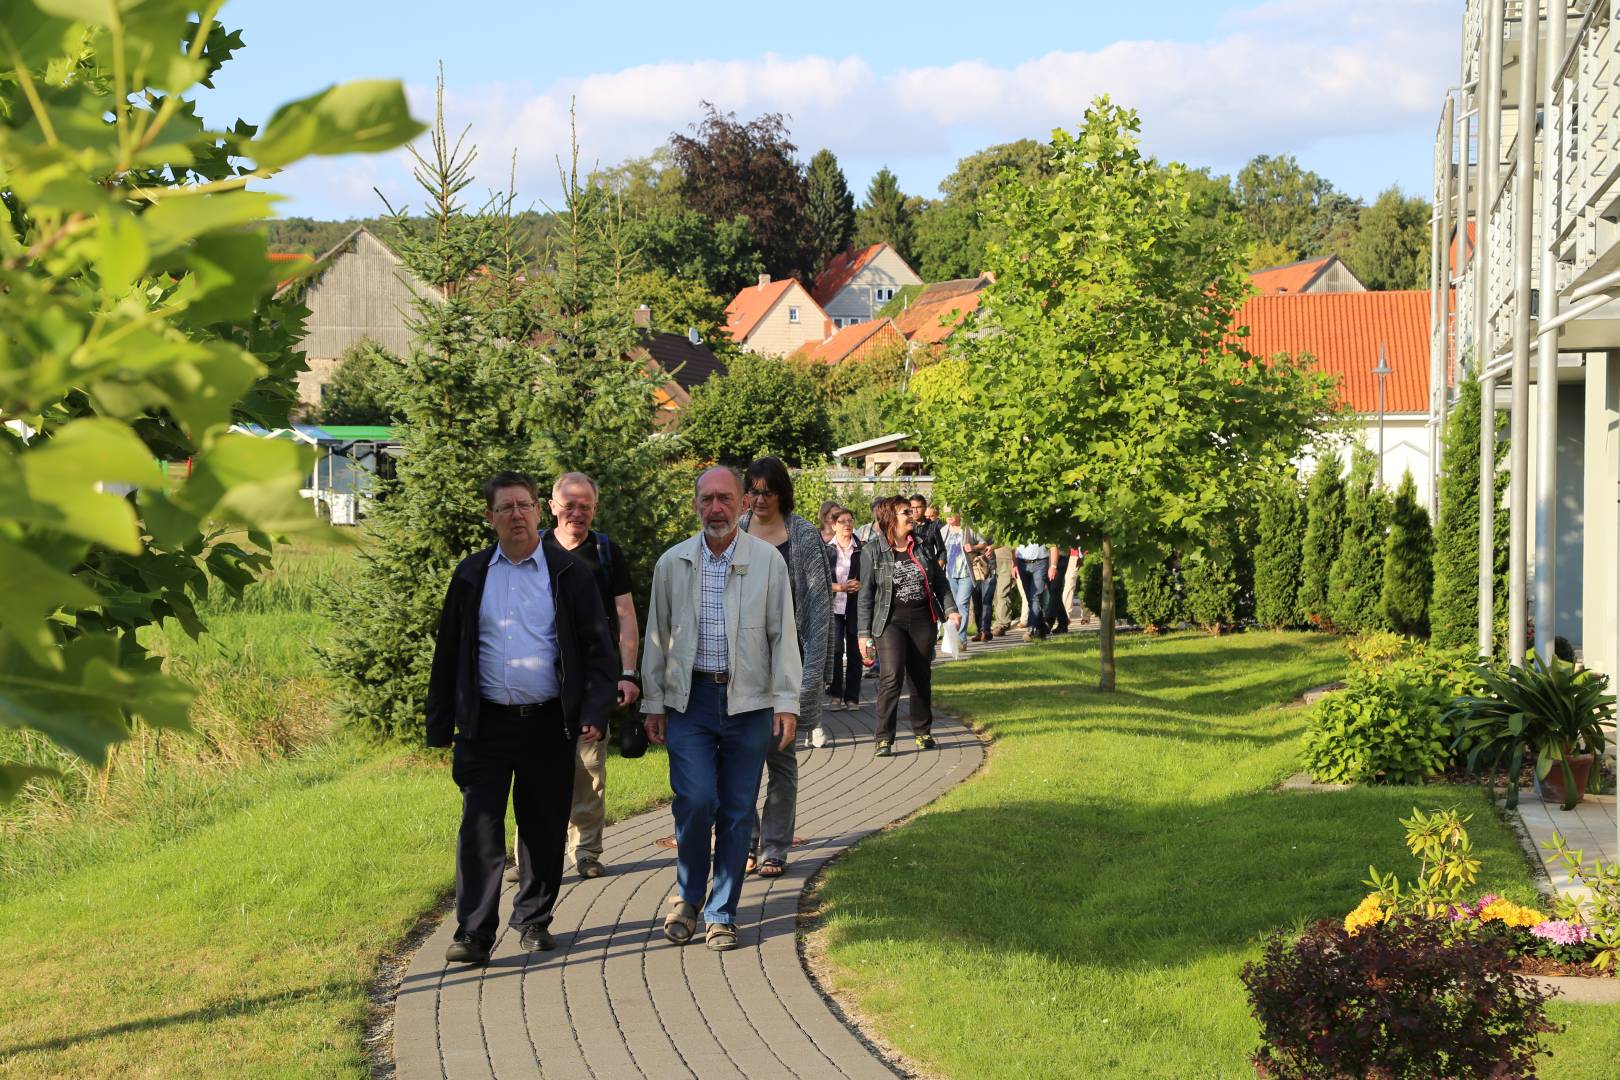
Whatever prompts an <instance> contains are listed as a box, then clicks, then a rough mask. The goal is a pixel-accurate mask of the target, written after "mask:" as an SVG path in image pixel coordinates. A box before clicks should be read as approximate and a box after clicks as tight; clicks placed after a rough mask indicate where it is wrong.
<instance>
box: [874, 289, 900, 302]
mask: <svg viewBox="0 0 1620 1080" xmlns="http://www.w3.org/2000/svg"><path fill="white" fill-rule="evenodd" d="M895 292H896V289H895V287H894V286H893V285H874V286H872V303H874V304H887V303H888V302H889V301H890V300H893V299H894V294H895Z"/></svg>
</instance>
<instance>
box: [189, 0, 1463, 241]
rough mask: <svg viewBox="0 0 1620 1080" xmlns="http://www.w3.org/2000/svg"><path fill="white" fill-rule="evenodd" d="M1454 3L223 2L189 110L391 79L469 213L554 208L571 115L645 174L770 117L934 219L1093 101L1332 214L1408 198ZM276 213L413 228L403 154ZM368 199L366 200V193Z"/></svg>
mask: <svg viewBox="0 0 1620 1080" xmlns="http://www.w3.org/2000/svg"><path fill="white" fill-rule="evenodd" d="M1462 9H1463V4H1462V0H1360V2H1359V3H1355V4H1345V3H1343V2H1342V0H1338V2H1329V0H1270V2H1265V3H1256V2H1252V0H1251V2H1247V3H1221V2H1219V0H1203V2H1194V0H1156V2H1151V3H1143V2H1127V3H1118V2H1114V3H1097V2H1091V0H1068V2H1046V0H1012V2H1009V0H980V2H978V3H956V2H949V0H938V2H935V3H932V4H924V5H905V6H900V5H888V4H884V5H879V4H873V3H850V2H846V0H821V2H819V3H816V4H813V5H794V4H780V5H775V4H773V5H755V6H750V5H743V4H735V3H730V4H711V3H703V2H690V0H689V2H687V3H668V2H665V3H646V2H643V0H612V2H603V0H583V2H581V0H572V2H571V3H568V4H566V5H564V4H556V3H552V2H549V0H544V2H541V0H531V2H527V3H516V2H508V0H454V2H449V3H446V2H445V0H437V2H435V3H426V2H419V0H394V2H392V3H378V2H375V0H325V2H323V3H316V2H313V0H233V2H232V3H230V4H229V5H228V6H227V7H226V8H225V10H224V13H223V16H222V19H223V21H224V22H225V23H226V25H227V26H230V27H233V28H239V29H241V31H242V35H243V39H244V42H245V48H244V49H243V50H242V51H241V52H239V53H238V54H237V55H236V57H235V58H234V59H233V60H232V61H231V63H230V64H229V65H227V66H226V68H225V69H224V70H223V71H222V72H221V73H220V74H219V75H218V76H217V77H216V86H217V89H216V90H212V91H206V90H205V91H202V93H201V96H200V97H199V110H200V111H201V112H202V114H203V115H204V117H206V118H207V119H208V120H209V121H210V122H211V123H213V124H214V125H215V126H220V127H223V126H226V125H228V124H230V123H231V122H232V121H234V120H235V119H236V118H238V117H241V118H242V119H245V120H248V121H249V122H261V123H262V122H263V121H264V120H266V119H268V118H269V116H270V114H271V113H272V112H274V110H275V108H276V106H278V105H279V104H281V103H283V102H285V101H288V100H293V99H296V98H299V97H302V96H304V95H306V94H309V93H313V92H315V91H317V90H320V89H321V88H323V87H325V86H327V85H329V84H331V83H334V82H342V81H346V80H349V79H357V78H384V77H386V78H397V79H400V80H403V81H404V83H405V84H406V88H407V93H408V95H409V98H410V101H411V103H412V109H413V112H414V113H415V114H416V115H417V116H418V118H420V119H423V120H431V119H432V115H433V99H434V81H435V77H436V75H437V70H438V65H439V64H440V63H441V62H442V63H443V65H444V74H445V80H446V95H445V96H446V113H447V122H448V124H449V126H450V127H451V128H452V130H453V131H459V130H460V129H461V128H462V127H465V126H468V125H470V127H471V132H470V135H469V139H470V141H471V142H473V143H475V144H476V145H477V147H478V152H479V158H478V163H477V165H476V166H475V172H476V173H477V174H478V184H477V185H476V188H475V190H479V191H484V190H489V189H492V188H497V187H499V188H504V187H505V185H506V182H507V175H508V172H509V170H510V169H511V162H512V156H513V154H514V152H515V153H516V155H517V165H516V176H517V187H518V192H519V201H520V203H521V204H528V203H534V202H544V203H550V204H554V203H555V201H556V198H557V194H558V192H559V190H560V184H559V181H558V173H557V164H558V157H559V156H562V157H563V158H564V159H566V157H567V154H568V139H569V108H570V103H571V102H572V103H573V104H574V107H575V109H576V110H577V125H578V133H579V141H580V151H581V158H582V165H584V166H586V167H589V166H590V165H592V164H597V163H599V164H601V165H604V166H606V165H612V164H615V163H617V162H619V161H622V160H624V159H626V158H629V157H638V156H641V155H644V154H647V153H649V152H651V151H652V150H653V149H655V148H656V147H657V146H659V145H661V144H662V143H663V142H664V141H665V140H667V139H668V137H669V135H670V133H671V132H674V131H677V130H679V131H685V130H686V129H687V128H688V126H689V125H690V124H692V123H693V122H694V121H696V120H697V119H698V118H699V116H700V115H701V106H700V104H699V102H700V101H703V100H708V101H712V102H713V103H714V104H715V105H716V106H718V107H719V108H720V109H721V111H723V112H735V113H736V114H737V116H738V118H739V119H742V120H747V119H752V118H753V117H755V116H758V115H760V114H761V113H765V112H781V113H784V114H786V115H787V117H788V124H789V128H790V130H791V132H792V136H793V140H794V142H795V143H796V145H797V146H798V148H799V153H800V156H801V158H802V159H804V160H808V159H809V157H810V155H811V154H813V153H814V152H815V151H816V150H818V149H820V148H822V147H828V148H830V149H831V150H832V151H833V152H834V153H835V154H836V155H837V156H838V160H839V162H840V164H841V165H842V166H843V168H844V172H845V175H846V176H847V177H848V179H849V183H850V187H851V189H852V190H853V191H854V192H855V193H856V198H857V201H859V199H860V196H861V194H862V193H863V192H864V191H865V189H866V185H867V182H868V181H869V180H870V179H871V177H872V174H873V173H875V172H877V170H878V169H880V168H882V167H884V166H887V167H888V168H890V169H891V170H892V171H893V172H894V173H895V174H896V175H897V176H898V177H899V180H900V186H901V189H902V190H904V191H905V192H907V193H908V194H920V195H924V196H929V197H933V196H936V195H937V194H938V184H939V181H940V180H941V179H942V178H943V177H945V176H946V175H948V174H949V173H950V171H951V169H952V168H953V167H954V166H955V164H956V161H957V160H958V159H959V158H961V157H962V156H964V155H966V154H969V153H972V152H973V151H975V150H978V149H982V148H983V147H986V146H989V145H992V144H995V143H1002V142H1009V141H1011V140H1014V139H1018V138H1025V137H1031V138H1037V139H1042V140H1045V139H1047V138H1049V137H1050V133H1051V131H1052V129H1053V128H1055V127H1068V128H1074V127H1077V126H1078V125H1079V122H1080V119H1081V117H1082V115H1083V113H1084V111H1085V108H1086V105H1087V103H1088V102H1090V101H1091V99H1092V98H1093V97H1095V96H1096V95H1098V94H1103V93H1106V94H1108V95H1110V97H1111V98H1112V99H1113V100H1114V101H1115V102H1116V103H1117V104H1122V105H1126V106H1129V107H1131V108H1134V109H1136V110H1137V111H1138V112H1139V113H1140V114H1141V117H1142V125H1143V141H1144V144H1145V146H1146V148H1147V149H1148V150H1149V152H1151V153H1153V154H1155V155H1157V156H1159V157H1160V158H1162V159H1165V160H1178V161H1183V162H1186V163H1187V164H1189V165H1193V166H1195V167H1198V166H1208V167H1211V168H1213V169H1214V170H1215V171H1216V172H1218V173H1231V172H1235V171H1236V170H1237V169H1238V168H1240V167H1241V166H1242V165H1243V164H1244V162H1246V161H1248V160H1249V159H1250V158H1252V157H1253V156H1254V155H1256V154H1263V153H1264V154H1293V155H1294V156H1295V157H1297V158H1298V159H1299V161H1300V163H1301V164H1302V165H1304V166H1305V167H1307V168H1310V169H1313V170H1315V171H1317V172H1318V173H1320V174H1322V175H1323V176H1325V177H1327V178H1328V179H1329V180H1331V181H1332V182H1333V183H1334V184H1335V185H1336V186H1337V187H1338V188H1339V189H1340V190H1343V191H1346V192H1348V193H1350V194H1351V195H1355V196H1359V197H1361V198H1365V199H1369V200H1370V199H1372V198H1374V197H1376V196H1377V194H1378V193H1379V192H1380V191H1382V190H1384V189H1385V188H1387V187H1389V186H1391V185H1392V184H1398V185H1399V186H1401V187H1402V188H1403V189H1404V190H1406V191H1407V192H1409V193H1413V194H1421V195H1427V194H1428V190H1429V186H1430V183H1431V180H1430V178H1431V175H1432V162H1433V143H1434V132H1435V125H1436V124H1437V122H1438V119H1439V114H1440V108H1441V105H1442V101H1443V95H1444V94H1445V92H1446V88H1447V87H1448V86H1449V85H1451V84H1453V83H1455V82H1456V81H1457V74H1458V64H1459V56H1460V38H1461V27H1462V13H1463V11H1462ZM268 186H269V188H270V189H271V190H273V191H276V192H278V193H280V194H282V195H284V196H286V201H284V202H283V203H282V204H281V205H280V206H279V208H278V209H279V210H280V212H281V213H282V214H283V215H303V216H307V217H319V218H342V217H362V216H369V215H372V214H376V213H379V212H380V211H381V210H382V202H381V200H380V199H379V197H378V194H377V192H378V191H380V192H381V193H382V194H383V195H385V196H387V198H388V199H389V200H390V201H391V202H393V203H394V204H395V205H400V204H406V205H410V206H420V205H421V202H422V199H421V193H420V191H419V190H418V189H417V188H416V187H415V185H414V182H413V181H412V179H411V161H410V158H409V156H408V155H407V154H406V153H405V152H404V151H403V150H401V151H397V152H393V153H389V154H379V155H343V156H338V157H331V158H322V159H318V160H316V161H312V162H305V163H301V164H299V165H297V166H295V167H293V168H292V169H290V170H288V171H287V172H286V173H283V174H281V175H280V176H277V177H275V178H274V179H273V180H272V181H270V182H269V185H268ZM373 189H376V190H373Z"/></svg>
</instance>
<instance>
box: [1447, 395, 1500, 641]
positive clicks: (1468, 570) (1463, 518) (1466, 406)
mask: <svg viewBox="0 0 1620 1080" xmlns="http://www.w3.org/2000/svg"><path fill="white" fill-rule="evenodd" d="M1479 420H1480V417H1479V380H1478V379H1477V378H1476V377H1475V376H1473V375H1472V374H1470V375H1469V376H1468V377H1467V378H1466V379H1464V380H1463V382H1462V384H1461V385H1460V386H1458V388H1457V402H1456V404H1455V405H1453V406H1452V407H1451V412H1450V413H1449V414H1448V415H1447V417H1446V431H1445V452H1444V456H1443V457H1442V458H1441V460H1442V461H1443V462H1444V472H1443V473H1442V474H1441V477H1440V491H1439V494H1440V518H1439V521H1438V522H1436V524H1435V527H1434V590H1433V598H1432V600H1431V602H1430V605H1429V626H1430V628H1431V633H1432V634H1433V637H1434V641H1435V644H1437V645H1440V646H1442V647H1445V648H1462V647H1468V646H1473V645H1476V644H1477V643H1478V641H1479ZM1496 449H1497V460H1498V461H1499V462H1500V460H1501V457H1502V455H1503V454H1505V453H1506V452H1507V447H1506V444H1505V442H1502V441H1498V443H1497V448H1496ZM1498 475H1499V483H1498V487H1499V490H1498V491H1497V493H1496V494H1497V505H1498V506H1500V505H1501V497H1500V496H1501V485H1502V484H1505V483H1506V476H1505V474H1498ZM1495 521H1496V526H1497V536H1496V593H1495V595H1496V601H1497V604H1498V605H1499V606H1500V605H1502V604H1505V603H1506V596H1507V536H1506V533H1505V532H1504V531H1503V530H1504V529H1505V528H1506V523H1507V515H1506V514H1504V513H1501V512H1498V513H1497V515H1496V519H1495Z"/></svg>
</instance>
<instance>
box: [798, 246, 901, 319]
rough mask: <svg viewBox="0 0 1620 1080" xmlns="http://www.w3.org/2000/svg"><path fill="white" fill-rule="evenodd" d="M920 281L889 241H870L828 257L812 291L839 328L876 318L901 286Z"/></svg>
mask: <svg viewBox="0 0 1620 1080" xmlns="http://www.w3.org/2000/svg"><path fill="white" fill-rule="evenodd" d="M921 284H922V278H920V277H918V276H917V271H915V270H913V269H912V268H911V267H910V266H908V265H906V260H904V259H902V258H901V257H900V253H899V252H898V251H895V250H894V248H893V247H891V246H889V245H888V244H872V245H870V246H869V247H864V248H862V249H860V250H859V251H846V252H844V253H843V254H842V255H838V256H836V257H834V258H833V259H832V260H830V261H829V262H828V263H827V265H826V266H825V267H824V268H823V269H822V271H821V273H819V274H817V275H816V287H815V290H814V292H813V295H814V296H815V298H816V303H818V304H820V305H821V306H822V307H823V308H824V309H826V312H827V315H828V317H830V318H831V319H832V321H833V328H834V329H836V330H841V329H843V328H844V327H846V326H850V325H852V324H854V323H859V322H866V321H868V320H870V319H872V318H875V317H876V316H877V313H878V309H879V308H881V307H882V306H883V305H884V304H887V303H888V302H889V301H890V300H893V299H894V295H895V293H897V292H898V291H899V290H900V289H902V288H903V287H905V286H907V285H921Z"/></svg>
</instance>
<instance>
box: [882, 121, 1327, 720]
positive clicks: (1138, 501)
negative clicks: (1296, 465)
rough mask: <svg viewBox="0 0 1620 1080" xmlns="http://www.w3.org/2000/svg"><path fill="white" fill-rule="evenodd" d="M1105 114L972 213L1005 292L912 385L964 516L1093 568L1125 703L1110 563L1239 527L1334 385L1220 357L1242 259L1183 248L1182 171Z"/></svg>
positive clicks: (1228, 240) (1294, 370)
mask: <svg viewBox="0 0 1620 1080" xmlns="http://www.w3.org/2000/svg"><path fill="white" fill-rule="evenodd" d="M1139 130H1140V124H1139V121H1138V120H1137V117H1136V114H1135V113H1133V112H1131V111H1129V110H1125V109H1121V108H1118V107H1116V106H1114V105H1112V104H1110V103H1109V101H1108V100H1107V99H1106V98H1100V99H1098V100H1097V101H1096V102H1095V103H1093V105H1092V107H1091V108H1090V109H1088V110H1087V112H1086V116H1085V120H1084V123H1083V124H1082V127H1081V129H1080V131H1079V132H1078V133H1077V134H1071V133H1069V132H1067V131H1059V132H1057V133H1055V134H1054V136H1053V141H1052V144H1051V147H1050V149H1049V155H1050V159H1051V160H1050V167H1049V169H1048V171H1046V172H1045V173H1043V174H1041V175H1040V176H1038V177H1036V178H1034V179H1029V180H1023V181H1018V182H1014V183H1007V184H998V185H996V186H995V187H993V188H992V189H991V193H990V194H989V195H988V196H986V198H985V200H984V202H983V203H982V205H981V209H982V212H983V214H984V216H985V219H986V221H987V222H988V223H989V224H990V225H991V226H992V227H994V228H996V229H999V230H1003V232H1002V233H1001V235H1004V236H1005V237H1006V239H1005V240H1004V241H1003V240H992V241H991V243H990V244H989V246H988V248H987V251H986V259H987V262H988V263H989V264H990V269H993V270H994V271H996V280H995V282H994V283H993V284H991V285H990V286H989V287H988V288H987V290H986V294H985V302H984V304H983V305H982V306H981V307H980V308H979V309H978V310H977V311H976V312H974V314H973V315H972V316H970V318H969V320H968V329H969V332H967V333H962V334H957V335H956V336H955V337H954V338H953V339H952V342H953V349H954V350H955V353H954V355H952V356H951V357H950V358H948V359H946V360H944V361H942V362H940V363H939V364H936V365H934V366H932V367H929V368H926V369H924V370H923V371H921V372H919V373H918V374H917V375H916V376H915V378H914V379H913V380H912V386H913V387H914V388H915V389H916V391H917V395H918V414H917V415H918V421H919V438H920V441H921V442H922V443H923V447H924V450H925V452H926V453H927V455H928V457H929V460H931V461H932V462H934V465H935V473H936V475H937V476H939V477H940V486H941V488H942V489H943V492H942V493H943V494H944V495H945V497H946V498H947V499H949V500H950V501H952V503H953V505H957V506H960V507H961V508H963V509H964V511H966V512H967V514H968V516H969V517H970V518H972V519H974V520H979V521H993V522H997V523H999V524H1001V525H1002V526H1003V527H1005V528H1006V529H1007V530H1008V531H1009V532H1011V533H1013V534H1016V535H1024V536H1047V537H1075V538H1077V539H1078V540H1079V541H1080V542H1081V543H1083V544H1084V545H1085V546H1086V547H1088V548H1090V547H1095V548H1097V549H1098V550H1099V551H1100V553H1101V554H1100V558H1101V564H1102V581H1103V589H1102V596H1101V598H1100V603H1101V607H1102V611H1101V615H1102V624H1103V631H1102V637H1101V649H1100V651H1101V657H1102V665H1101V666H1102V679H1101V685H1102V687H1103V689H1105V690H1111V689H1113V687H1114V638H1113V627H1112V618H1113V615H1114V599H1113V591H1114V581H1115V577H1116V568H1115V562H1116V559H1118V560H1121V561H1122V562H1123V563H1126V564H1134V563H1139V562H1142V561H1146V560H1149V559H1158V558H1161V557H1162V554H1161V553H1162V552H1163V551H1164V550H1165V549H1167V548H1172V549H1173V548H1175V547H1178V546H1181V544H1182V543H1183V542H1184V541H1187V540H1188V539H1190V538H1192V537H1195V536H1197V535H1199V534H1200V533H1201V532H1202V531H1204V530H1205V529H1207V528H1208V526H1209V525H1210V524H1211V523H1212V522H1214V521H1216V520H1219V519H1221V518H1223V517H1225V516H1227V515H1229V514H1231V513H1233V512H1235V511H1236V510H1237V509H1238V506H1239V493H1241V492H1242V491H1244V490H1245V489H1247V488H1248V487H1249V486H1250V485H1251V484H1252V483H1253V482H1254V481H1255V480H1256V479H1257V478H1258V477H1260V476H1263V475H1266V474H1267V473H1269V472H1272V471H1275V470H1276V469H1280V468H1281V467H1282V466H1283V465H1284V464H1285V463H1286V462H1287V461H1288V460H1289V459H1290V458H1292V457H1293V456H1294V454H1295V453H1297V452H1298V450H1299V448H1300V447H1301V445H1303V443H1304V442H1306V441H1308V440H1309V438H1310V437H1311V436H1312V434H1313V433H1314V432H1315V431H1316V429H1317V428H1318V427H1319V426H1320V425H1321V424H1322V423H1323V418H1324V416H1325V413H1326V409H1327V406H1328V403H1329V401H1330V400H1331V398H1330V393H1331V391H1330V389H1329V387H1328V385H1327V383H1326V381H1325V380H1324V379H1322V378H1321V377H1320V376H1317V375H1314V374H1312V373H1310V372H1309V370H1308V368H1306V367H1305V366H1304V365H1301V364H1298V363H1296V362H1294V361H1292V360H1290V359H1288V358H1286V357H1285V358H1282V359H1280V360H1279V361H1278V362H1275V363H1269V364H1257V363H1254V362H1252V358H1250V357H1248V356H1247V355H1246V354H1245V353H1243V352H1242V350H1241V348H1238V347H1232V346H1228V344H1227V343H1228V339H1229V337H1230V331H1231V325H1232V318H1233V315H1234V312H1235V310H1236V308H1237V306H1238V304H1239V303H1241V302H1242V300H1243V298H1244V296H1245V295H1246V293H1247V289H1248V279H1247V276H1246V275H1245V274H1244V273H1243V272H1242V268H1241V265H1240V261H1239V248H1238V244H1237V239H1236V237H1235V236H1233V235H1231V234H1225V233H1220V232H1217V233H1215V234H1213V235H1209V236H1204V237H1198V236H1196V235H1195V234H1194V233H1193V232H1192V231H1191V230H1189V229H1188V227H1187V224H1188V220H1187V219H1188V215H1189V209H1188V201H1187V192H1186V181H1185V178H1184V176H1183V172H1184V170H1183V169H1182V168H1181V167H1180V166H1179V165H1172V166H1170V167H1168V168H1165V167H1161V166H1159V165H1158V164H1156V163H1155V162H1153V161H1151V160H1150V159H1148V158H1146V157H1145V156H1143V155H1142V153H1141V151H1140V149H1139V148H1138V145H1137V140H1138V132H1139Z"/></svg>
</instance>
